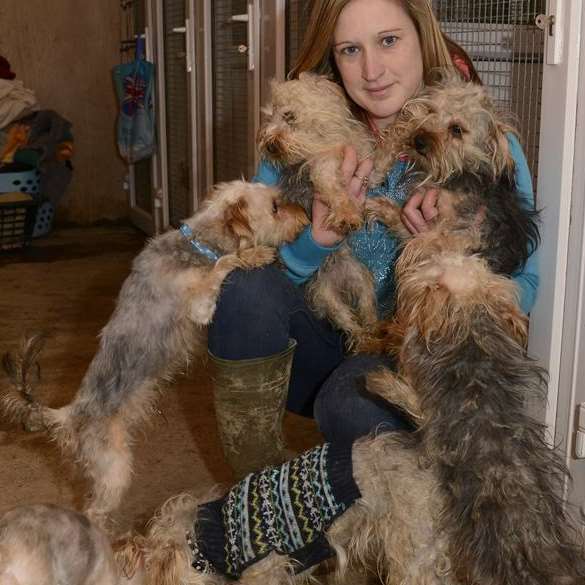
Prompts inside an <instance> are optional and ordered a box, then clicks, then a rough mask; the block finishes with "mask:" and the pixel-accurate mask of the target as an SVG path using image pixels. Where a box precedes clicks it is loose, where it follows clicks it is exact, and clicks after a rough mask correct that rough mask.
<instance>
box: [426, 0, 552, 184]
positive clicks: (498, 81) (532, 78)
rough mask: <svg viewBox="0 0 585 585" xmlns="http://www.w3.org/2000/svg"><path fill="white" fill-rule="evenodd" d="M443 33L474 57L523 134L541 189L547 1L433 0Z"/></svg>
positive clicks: (493, 93)
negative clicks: (541, 24)
mask: <svg viewBox="0 0 585 585" xmlns="http://www.w3.org/2000/svg"><path fill="white" fill-rule="evenodd" d="M433 7H434V9H435V13H436V14H437V16H438V18H439V20H440V22H441V28H442V29H443V31H444V32H445V33H446V34H448V35H449V36H450V37H451V38H452V39H453V40H454V41H456V42H457V43H459V44H460V45H461V46H462V47H463V48H464V49H465V50H466V51H467V53H468V54H469V56H470V57H471V59H472V60H473V64H474V65H475V68H476V69H477V72H478V73H479V76H480V77H481V79H482V81H483V83H484V84H485V85H486V87H487V89H488V92H489V93H490V95H491V96H492V98H493V99H494V101H495V102H496V104H497V105H498V107H499V109H500V110H502V111H503V112H506V113H508V114H511V115H512V122H513V124H514V125H515V126H516V128H518V130H519V131H520V134H521V141H522V145H523V147H524V151H525V153H526V158H527V159H528V164H529V166H530V169H531V170H532V173H533V182H534V186H535V187H536V178H537V173H538V169H537V166H538V141H539V131H540V104H541V95H542V67H543V55H544V36H543V34H542V31H541V30H540V29H538V28H537V27H536V25H535V24H534V19H535V18H536V15H537V14H540V13H542V12H544V11H545V8H546V1H545V0H433Z"/></svg>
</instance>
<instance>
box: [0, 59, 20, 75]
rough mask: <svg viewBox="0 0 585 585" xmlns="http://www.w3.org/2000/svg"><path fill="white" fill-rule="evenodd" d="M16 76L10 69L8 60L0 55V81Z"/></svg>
mask: <svg viewBox="0 0 585 585" xmlns="http://www.w3.org/2000/svg"><path fill="white" fill-rule="evenodd" d="M15 77H16V74H15V73H14V71H12V70H11V69H10V63H9V62H8V59H6V58H5V57H2V55H0V79H14V78H15Z"/></svg>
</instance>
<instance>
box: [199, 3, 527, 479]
mask: <svg viewBox="0 0 585 585" xmlns="http://www.w3.org/2000/svg"><path fill="white" fill-rule="evenodd" d="M449 49H451V53H453V51H454V50H456V51H455V52H456V55H455V59H453V57H452V55H451V54H450V50H449ZM454 61H455V64H456V65H457V66H458V67H459V69H460V70H461V71H462V74H463V75H467V76H473V75H476V74H475V72H474V70H473V66H472V65H471V62H470V60H469V59H468V58H467V56H466V55H465V53H464V52H463V51H462V50H461V49H460V48H458V47H457V45H455V44H454V43H452V42H451V41H449V40H448V39H446V38H445V37H444V35H443V34H442V33H441V31H440V29H439V25H438V23H437V21H436V19H435V17H434V15H433V13H432V10H431V7H430V3H429V2H428V1H427V0H316V1H315V3H314V5H313V10H312V13H311V16H310V21H309V25H308V28H307V34H306V37H305V40H304V44H303V46H302V48H301V51H300V55H299V58H298V62H297V64H296V66H295V67H294V69H293V70H292V72H291V76H293V77H296V76H298V74H299V73H301V72H303V71H314V72H317V73H322V74H327V75H330V76H331V77H332V78H333V79H335V80H336V81H337V82H338V83H340V84H341V85H342V86H343V87H344V89H345V91H346V93H347V95H348V97H349V98H350V100H351V102H352V103H353V106H354V107H355V111H356V115H358V116H361V117H362V118H363V119H364V121H366V122H367V123H368V125H369V126H370V128H371V130H372V132H373V134H374V135H375V136H376V135H379V133H380V132H382V131H383V130H386V129H388V128H389V127H391V125H392V124H393V122H394V120H395V118H396V116H397V114H398V113H399V111H400V109H401V108H402V106H403V105H404V103H405V101H406V100H407V99H409V98H410V97H411V96H412V95H414V93H415V92H416V91H417V90H418V89H419V88H420V87H421V86H422V85H423V84H424V83H425V82H426V81H428V80H429V76H430V73H431V71H432V70H433V69H435V68H437V67H447V68H453V67H454ZM460 64H462V67H461V66H460ZM465 68H467V69H465ZM510 144H511V147H512V152H513V155H514V158H515V160H516V166H517V183H518V187H519V190H520V191H521V192H522V193H523V194H524V195H525V197H526V199H527V201H528V204H530V205H532V204H533V195H532V185H531V179H530V173H529V171H528V167H527V164H526V160H525V157H524V154H523V153H522V150H521V147H520V145H519V144H518V142H517V140H516V139H515V138H513V137H512V136H510ZM406 166H407V163H406V162H397V163H396V164H395V165H394V166H393V167H392V168H391V169H389V171H388V175H387V177H386V181H385V182H384V184H383V185H382V186H380V187H377V188H375V189H371V190H370V191H369V192H368V193H367V195H368V196H371V195H384V196H387V197H390V198H392V199H393V200H395V201H398V202H399V203H401V204H404V205H403V216H402V217H403V222H404V224H405V225H406V226H407V228H408V229H409V230H410V231H411V232H413V233H417V232H420V231H422V230H425V229H427V222H428V221H429V220H431V219H432V218H433V217H434V215H435V214H436V213H437V211H436V206H435V204H436V195H437V194H436V192H435V191H417V192H415V193H414V194H412V195H411V196H410V197H409V198H408V200H407V201H406V199H407V196H408V194H409V193H410V189H409V178H408V176H407V175H406ZM371 170H372V162H371V161H370V160H365V161H362V162H358V161H357V157H356V153H355V151H354V150H353V149H352V148H349V147H348V148H346V152H345V160H344V162H343V166H342V172H343V176H344V177H345V182H346V185H347V191H348V194H349V195H350V196H352V197H354V198H355V199H356V200H357V201H358V202H360V203H362V204H363V202H364V200H365V197H366V190H367V181H365V180H364V178H367V177H368V175H369V173H370V172H371ZM255 180H258V181H261V182H265V183H269V184H276V183H278V180H279V169H278V168H277V167H274V166H271V165H269V164H268V163H266V162H262V163H261V164H260V167H259V169H258V172H257V175H256V177H255ZM326 212H327V208H326V207H325V206H324V204H322V203H321V202H320V201H319V199H318V194H316V195H315V202H314V205H313V210H312V225H311V226H309V228H307V230H306V231H305V232H303V234H302V235H301V236H300V237H299V238H298V240H297V241H295V242H293V243H292V244H289V245H287V246H284V247H283V248H282V249H281V250H280V257H281V259H282V261H283V263H284V265H285V267H286V270H285V271H282V270H280V269H279V268H277V267H275V266H270V267H267V268H265V269H261V270H256V271H252V272H243V271H242V272H236V273H234V274H233V275H232V277H230V278H229V279H228V281H227V282H226V284H225V285H224V289H223V291H222V295H221V297H220V301H219V303H218V307H217V311H216V314H215V317H214V322H213V324H212V326H211V328H210V332H209V352H210V355H211V359H212V362H213V363H214V364H215V368H216V374H215V377H214V382H215V392H216V410H217V417H218V423H219V427H220V434H221V436H222V442H223V443H224V451H225V452H226V456H227V458H228V460H229V462H230V464H231V465H232V467H233V468H234V469H235V471H236V473H237V474H238V475H242V474H244V473H245V472H246V471H248V470H251V469H254V468H258V467H261V466H262V465H263V464H265V463H271V462H274V461H276V460H278V458H279V457H281V449H282V442H281V435H280V420H281V414H279V408H281V407H282V405H283V403H284V399H285V396H286V407H287V408H288V409H289V410H291V411H293V412H296V413H299V414H302V415H305V416H314V417H315V418H316V420H317V423H318V425H319V428H320V430H321V431H322V433H323V435H324V436H325V438H326V440H328V441H352V440H354V439H355V438H357V437H359V436H362V435H364V434H367V433H369V432H370V431H372V430H375V429H378V428H379V429H395V428H404V427H407V426H408V425H407V423H406V422H405V421H404V420H403V419H402V418H401V417H400V414H399V413H397V412H395V411H394V410H392V409H391V408H390V407H389V406H388V405H386V404H384V403H382V402H380V401H378V400H376V399H375V398H372V397H371V396H369V395H368V394H367V393H366V392H365V390H364V374H366V373H367V372H368V371H371V370H372V369H374V368H377V367H379V366H380V365H382V364H385V365H390V364H389V361H388V359H384V358H378V357H374V356H366V355H357V356H351V357H348V356H346V355H345V354H344V351H343V339H342V335H341V334H340V332H338V331H336V330H334V329H333V328H332V327H331V326H330V325H329V324H328V323H326V322H323V321H319V320H318V319H316V318H315V316H314V315H313V314H312V313H311V310H310V309H309V308H308V307H307V305H306V303H305V301H304V298H303V284H304V283H305V282H306V281H307V280H308V278H310V276H311V275H312V274H313V273H314V272H315V271H316V270H317V269H318V267H319V265H320V264H321V262H322V261H323V260H324V259H325V258H326V257H327V255H328V254H330V253H331V252H332V251H334V250H335V249H336V248H337V247H338V246H339V244H340V242H341V240H342V236H341V235H340V234H338V233H336V232H335V231H332V230H329V229H327V228H326V227H325V226H324V225H323V219H324V217H325V215H326ZM348 242H349V244H350V246H351V248H352V250H353V253H354V255H355V256H356V257H357V258H358V259H359V260H361V261H362V262H364V264H366V266H368V267H369V268H370V270H371V271H372V273H373V275H374V278H375V282H376V291H377V297H378V301H379V305H380V312H381V313H384V312H388V311H391V308H392V301H393V295H394V274H393V270H394V262H395V260H396V256H397V245H396V244H397V242H396V241H395V240H394V239H393V238H392V237H391V236H390V235H389V234H388V233H387V231H386V230H385V229H384V228H383V227H382V226H376V227H375V228H374V229H373V230H367V231H366V230H361V231H358V232H354V233H352V234H350V236H349V237H348ZM515 278H516V280H517V282H518V284H519V286H520V290H521V297H522V307H523V309H524V310H525V311H526V312H528V311H529V310H530V308H531V306H532V304H533V302H534V297H535V293H536V288H537V286H538V274H537V271H536V269H535V261H534V258H531V259H530V261H529V263H528V264H527V266H526V267H525V269H524V270H523V272H522V273H520V274H518V275H515ZM289 340H292V341H289ZM293 356H294V359H293ZM291 362H292V372H291ZM289 373H290V384H289ZM287 389H288V393H287Z"/></svg>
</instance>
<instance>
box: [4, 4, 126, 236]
mask: <svg viewBox="0 0 585 585" xmlns="http://www.w3.org/2000/svg"><path fill="white" fill-rule="evenodd" d="M120 19H121V10H120V4H119V0H99V1H97V2H80V1H79V0H52V1H47V0H1V1H0V55H4V56H5V57H6V58H7V59H8V60H9V61H10V63H11V65H12V69H13V71H14V72H15V73H16V77H17V79H20V80H22V81H23V83H24V85H25V87H27V88H29V89H31V90H33V91H34V92H35V94H36V96H37V99H38V101H39V103H40V106H41V108H42V109H53V110H55V111H57V112H58V113H59V114H61V115H62V116H63V117H65V118H67V119H68V120H69V121H71V122H72V124H73V134H74V138H75V156H74V159H73V164H74V167H75V171H74V176H73V180H72V182H71V185H70V187H69V190H68V192H67V195H66V197H65V198H64V199H63V200H62V202H61V203H60V206H59V210H58V213H57V216H58V219H66V220H70V221H74V222H78V223H82V224H86V223H91V222H94V221H96V220H99V219H104V218H107V219H116V218H120V217H123V216H125V215H127V213H128V204H127V195H126V193H125V192H124V191H123V188H122V184H123V177H124V175H125V173H126V167H125V166H124V164H123V162H122V160H121V159H120V158H119V157H118V155H117V150H116V145H115V119H116V113H117V105H116V98H115V94H114V89H113V85H112V80H111V68H112V67H113V66H114V65H115V64H116V63H117V62H118V61H119V58H120V56H119V41H120V29H121V23H120Z"/></svg>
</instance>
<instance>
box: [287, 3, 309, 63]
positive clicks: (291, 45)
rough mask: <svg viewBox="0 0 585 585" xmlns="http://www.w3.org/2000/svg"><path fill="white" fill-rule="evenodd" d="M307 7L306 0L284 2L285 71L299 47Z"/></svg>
mask: <svg viewBox="0 0 585 585" xmlns="http://www.w3.org/2000/svg"><path fill="white" fill-rule="evenodd" d="M309 9H310V2H308V1H307V0H288V2H287V3H286V68H285V71H286V73H288V72H289V71H290V70H291V68H292V66H293V65H294V63H295V60H296V58H297V55H298V52H299V49H300V47H301V43H302V41H303V35H304V33H305V30H306V28H307V27H306V25H307V22H308V20H309Z"/></svg>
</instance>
